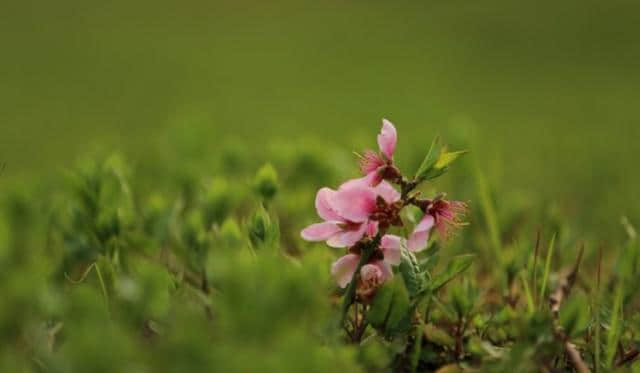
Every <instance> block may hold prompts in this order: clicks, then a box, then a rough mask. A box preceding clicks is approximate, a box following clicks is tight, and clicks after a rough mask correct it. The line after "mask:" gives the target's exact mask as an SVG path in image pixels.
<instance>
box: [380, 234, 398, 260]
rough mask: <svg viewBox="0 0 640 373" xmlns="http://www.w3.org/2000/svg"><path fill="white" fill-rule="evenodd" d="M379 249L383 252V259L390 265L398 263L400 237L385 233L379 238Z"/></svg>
mask: <svg viewBox="0 0 640 373" xmlns="http://www.w3.org/2000/svg"><path fill="white" fill-rule="evenodd" d="M380 249H381V250H382V254H384V261H385V262H387V263H389V264H391V265H398V264H400V260H401V258H402V237H399V236H396V235H393V234H385V235H384V236H382V239H381V240H380Z"/></svg>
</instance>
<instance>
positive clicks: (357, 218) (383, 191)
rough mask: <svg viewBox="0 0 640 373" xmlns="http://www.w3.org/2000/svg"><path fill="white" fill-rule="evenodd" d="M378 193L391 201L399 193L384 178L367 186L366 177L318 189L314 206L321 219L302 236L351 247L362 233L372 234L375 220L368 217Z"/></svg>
mask: <svg viewBox="0 0 640 373" xmlns="http://www.w3.org/2000/svg"><path fill="white" fill-rule="evenodd" d="M378 197H382V199H384V201H385V202H386V203H388V204H391V203H394V202H396V201H398V200H399V199H400V193H398V192H397V191H396V190H395V189H394V188H393V187H392V186H391V185H390V184H389V183H386V182H384V183H380V184H378V186H376V187H375V188H374V187H370V186H368V181H367V180H366V177H365V178H360V179H354V180H350V181H347V182H345V183H344V184H342V185H341V186H340V187H339V188H338V190H337V191H336V190H332V189H330V188H322V189H320V190H319V191H318V194H317V195H316V210H317V211H318V215H319V216H320V217H321V218H322V219H324V222H322V223H317V224H312V225H310V226H309V227H307V228H305V229H303V230H302V232H301V236H302V238H303V239H305V240H307V241H326V242H327V245H329V246H331V247H351V246H353V245H355V244H356V243H357V242H358V241H360V239H362V237H363V236H364V235H368V236H375V235H376V234H377V233H378V224H377V222H375V221H372V220H370V219H369V218H370V216H371V214H373V213H374V212H375V211H376V209H377V201H376V200H377V198H378Z"/></svg>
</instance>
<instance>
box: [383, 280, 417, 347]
mask: <svg viewBox="0 0 640 373" xmlns="http://www.w3.org/2000/svg"><path fill="white" fill-rule="evenodd" d="M392 282H393V285H394V291H393V299H392V300H391V308H390V310H389V315H388V316H387V321H386V325H385V326H386V328H385V329H386V331H387V334H392V333H394V332H397V331H399V330H401V329H403V328H404V327H408V326H410V323H409V311H410V310H411V303H410V301H409V293H408V292H407V288H406V286H405V284H404V281H403V280H402V279H401V278H397V277H396V278H394V279H393V280H392Z"/></svg>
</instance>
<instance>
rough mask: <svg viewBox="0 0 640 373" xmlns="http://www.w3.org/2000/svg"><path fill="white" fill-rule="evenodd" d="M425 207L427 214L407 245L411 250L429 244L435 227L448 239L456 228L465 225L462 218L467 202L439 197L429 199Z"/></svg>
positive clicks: (420, 248) (441, 236)
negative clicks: (430, 235)
mask: <svg viewBox="0 0 640 373" xmlns="http://www.w3.org/2000/svg"><path fill="white" fill-rule="evenodd" d="M423 209H424V210H425V215H424V217H423V218H422V220H421V221H420V223H418V225H416V227H415V228H414V230H413V233H411V236H410V237H409V241H408V244H407V246H408V248H409V250H411V251H421V250H423V249H424V248H425V247H426V246H427V241H428V240H429V233H430V231H431V229H432V228H433V227H436V229H438V234H439V235H440V239H442V240H443V241H447V240H448V239H449V238H450V236H451V234H452V233H453V232H454V231H455V230H456V229H458V228H460V227H461V226H462V225H464V223H463V222H462V220H461V219H462V216H463V215H464V213H465V212H466V211H467V204H466V203H464V202H460V201H447V200H445V199H442V198H438V199H436V200H433V201H427V203H426V204H425V206H424V207H423Z"/></svg>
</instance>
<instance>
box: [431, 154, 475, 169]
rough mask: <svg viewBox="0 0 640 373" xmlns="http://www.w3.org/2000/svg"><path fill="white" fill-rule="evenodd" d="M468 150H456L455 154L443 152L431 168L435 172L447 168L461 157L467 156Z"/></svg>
mask: <svg viewBox="0 0 640 373" xmlns="http://www.w3.org/2000/svg"><path fill="white" fill-rule="evenodd" d="M468 152H469V151H468V150H458V151H455V152H443V153H442V154H440V158H438V161H436V164H434V165H433V168H435V169H436V170H442V169H444V168H446V167H449V165H450V164H452V163H453V162H455V161H456V160H457V159H458V158H460V157H461V156H463V155H465V154H467V153H468Z"/></svg>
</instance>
